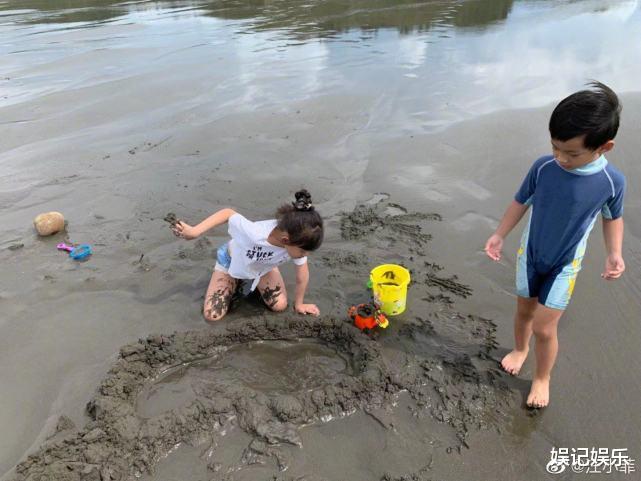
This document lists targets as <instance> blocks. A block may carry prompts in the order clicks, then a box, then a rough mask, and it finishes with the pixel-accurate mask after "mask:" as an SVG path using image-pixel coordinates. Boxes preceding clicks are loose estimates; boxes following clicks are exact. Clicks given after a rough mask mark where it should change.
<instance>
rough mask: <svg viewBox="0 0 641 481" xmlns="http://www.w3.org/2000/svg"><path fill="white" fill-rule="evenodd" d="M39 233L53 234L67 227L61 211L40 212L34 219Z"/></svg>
mask: <svg viewBox="0 0 641 481" xmlns="http://www.w3.org/2000/svg"><path fill="white" fill-rule="evenodd" d="M33 225H34V226H35V227H36V230H37V231H38V234H39V235H42V236H45V235H51V234H55V233H56V232H60V231H61V230H63V229H64V228H65V218H64V217H63V215H62V214H61V213H60V212H47V213H45V214H40V215H39V216H37V217H36V218H35V219H34V220H33Z"/></svg>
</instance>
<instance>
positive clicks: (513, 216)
mask: <svg viewBox="0 0 641 481" xmlns="http://www.w3.org/2000/svg"><path fill="white" fill-rule="evenodd" d="M528 207H529V206H528V205H526V204H521V203H520V202H517V201H515V200H513V201H512V202H511V203H510V205H509V206H508V207H507V210H506V211H505V214H503V218H502V219H501V222H500V224H499V226H498V227H497V228H496V231H495V232H494V234H492V236H491V237H490V238H489V239H488V240H487V242H486V243H485V253H486V254H487V255H488V257H489V258H490V259H492V260H495V261H499V260H501V250H502V249H503V239H505V237H506V236H507V235H508V234H509V233H510V232H511V231H512V229H514V226H515V225H516V224H518V223H519V221H520V220H521V218H522V217H523V214H525V213H526V212H527V210H528Z"/></svg>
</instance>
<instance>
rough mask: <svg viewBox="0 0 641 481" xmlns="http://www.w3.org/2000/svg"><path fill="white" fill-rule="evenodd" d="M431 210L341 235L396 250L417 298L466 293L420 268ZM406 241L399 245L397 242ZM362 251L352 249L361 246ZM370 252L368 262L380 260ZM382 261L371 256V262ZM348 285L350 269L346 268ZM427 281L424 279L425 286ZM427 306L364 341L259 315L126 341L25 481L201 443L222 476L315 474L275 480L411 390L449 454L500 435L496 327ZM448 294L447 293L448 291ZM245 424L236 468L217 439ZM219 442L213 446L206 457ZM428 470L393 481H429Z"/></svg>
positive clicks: (331, 321)
mask: <svg viewBox="0 0 641 481" xmlns="http://www.w3.org/2000/svg"><path fill="white" fill-rule="evenodd" d="M438 218H439V217H438V216H436V215H434V214H421V213H408V212H406V211H405V209H404V208H402V207H401V206H397V205H395V204H391V203H388V202H387V201H385V200H380V201H379V202H376V203H375V204H369V205H360V206H357V207H356V209H355V210H354V211H353V212H350V213H346V214H343V215H342V217H341V219H342V220H341V234H342V236H343V237H344V238H351V239H355V240H358V239H361V240H364V239H368V242H370V246H371V247H372V248H373V250H372V256H374V257H375V256H376V254H375V252H376V246H378V248H380V249H383V248H384V247H385V246H389V245H390V244H389V243H390V242H391V243H392V244H393V245H399V246H401V245H403V246H405V247H404V248H399V249H397V251H398V252H400V253H401V254H400V255H402V256H404V257H405V258H406V259H405V261H404V264H405V265H406V266H407V267H409V268H410V269H412V271H413V276H414V277H415V278H416V279H417V281H416V287H415V289H416V290H419V289H420V290H424V289H428V288H430V287H433V286H436V287H437V288H438V290H439V291H440V292H442V293H449V294H454V295H468V294H469V293H470V292H471V291H470V290H469V288H467V287H466V286H463V285H462V284H459V283H458V282H456V280H455V278H454V277H452V278H449V279H447V278H443V279H442V281H441V282H435V281H433V280H432V281H430V277H429V276H430V275H432V276H434V275H435V274H434V272H435V271H439V270H441V268H440V267H435V266H437V264H433V265H432V264H429V265H426V264H425V261H424V260H422V259H421V261H420V263H419V261H414V260H413V259H414V257H413V256H414V255H415V254H416V252H417V251H423V250H425V249H426V248H427V245H428V240H429V234H427V232H426V230H427V224H426V222H427V223H429V222H432V221H434V220H438ZM397 243H398V244H397ZM350 244H351V243H350ZM370 257H371V256H370ZM346 260H347V262H348V263H349V262H350V260H351V261H352V264H351V266H349V265H347V266H345V267H346V272H350V271H352V270H357V269H359V268H361V267H364V266H362V265H360V260H361V257H360V256H359V254H353V253H350V252H342V251H341V249H333V250H330V251H328V253H326V254H325V255H324V257H321V261H322V262H327V263H332V264H334V263H336V264H334V265H336V266H338V265H342V264H343V263H344V262H345V261H346ZM370 260H371V258H370ZM337 276H340V269H337ZM426 276H427V277H426ZM431 295H433V296H434V299H435V302H434V303H433V304H432V305H430V304H429V303H427V304H426V306H427V307H426V309H425V312H424V313H421V314H420V315H417V313H416V312H414V313H413V314H410V315H407V316H404V317H403V318H402V320H400V318H398V319H394V320H393V321H392V323H391V326H390V328H388V329H386V330H385V331H382V330H378V331H375V332H373V333H371V334H369V335H368V334H365V333H363V332H361V331H359V330H358V329H357V328H356V327H354V326H353V325H352V323H351V321H350V320H349V319H348V318H347V316H346V317H345V318H336V317H326V318H320V319H316V318H305V317H299V316H293V315H291V314H284V315H278V316H277V315H270V314H266V315H259V316H254V317H249V318H246V319H238V320H236V321H235V322H230V323H225V322H222V323H218V324H215V325H214V326H213V327H211V328H207V329H203V330H197V331H189V332H184V333H174V334H170V335H163V334H158V335H152V336H149V337H147V338H144V339H140V340H139V341H138V342H135V343H132V344H129V345H126V346H123V347H122V348H121V349H120V353H119V358H118V360H117V361H116V362H115V364H114V365H113V366H112V368H111V370H110V371H109V374H108V375H107V377H106V378H105V379H104V380H103V381H102V383H101V384H100V386H99V387H98V389H97V393H96V395H95V396H94V398H93V399H92V400H91V401H90V402H89V403H88V404H87V414H88V416H89V418H90V421H89V422H88V423H87V424H86V425H85V426H83V427H81V428H76V427H75V426H74V425H73V423H70V422H68V421H69V420H66V419H61V420H60V422H59V423H58V429H57V432H56V434H55V435H53V436H52V437H50V438H49V439H48V440H47V441H46V442H45V443H44V444H43V445H42V446H41V448H40V449H39V450H38V451H37V452H35V453H34V454H32V455H30V456H29V457H28V458H27V459H26V460H25V461H23V462H22V463H21V464H19V465H18V467H17V470H16V473H17V479H18V480H32V481H35V480H54V479H55V480H65V481H66V480H69V481H71V480H96V481H109V480H127V479H134V478H135V477H139V476H141V475H143V474H146V473H153V471H154V467H155V466H156V464H157V463H158V461H159V460H161V459H162V458H163V457H165V456H167V455H169V454H170V453H171V452H172V451H173V450H174V449H175V448H176V446H180V445H191V446H202V447H204V448H205V449H206V450H208V452H210V455H208V456H207V457H206V458H205V459H203V460H202V462H203V463H204V464H206V466H207V472H208V473H210V478H211V480H232V479H234V474H233V473H234V470H236V471H237V470H238V469H241V468H242V467H243V466H251V465H254V464H257V463H259V464H264V463H267V462H271V463H273V466H274V477H272V478H270V479H282V480H286V479H287V480H289V479H316V478H313V477H312V478H310V477H305V476H303V478H300V477H295V478H294V477H287V476H284V477H283V475H282V474H278V473H279V471H284V470H286V469H287V468H288V467H289V466H290V464H291V462H292V457H291V456H292V454H291V452H290V451H288V450H287V449H285V447H286V446H288V445H289V446H298V447H300V448H302V449H305V445H304V443H303V441H302V439H303V437H302V436H301V429H303V428H304V427H306V426H309V425H320V424H323V423H325V422H327V421H329V420H332V419H338V420H337V421H336V422H341V421H340V419H339V418H342V417H345V416H348V415H351V414H353V413H356V412H365V413H367V414H368V415H370V416H372V417H373V418H374V419H376V420H377V422H379V423H381V425H383V426H385V425H387V424H389V420H388V419H387V414H384V413H385V411H382V410H381V408H385V409H392V407H393V406H394V404H395V402H396V399H397V397H398V396H399V395H400V394H401V393H407V394H409V396H410V398H411V401H412V408H411V409H412V413H413V415H414V416H416V417H419V418H420V417H423V416H431V417H432V418H434V419H436V420H438V421H440V422H441V423H443V424H444V425H447V426H449V429H450V430H451V432H452V434H453V437H452V439H453V440H454V441H453V442H452V443H450V445H449V447H448V448H447V449H448V452H450V451H456V450H458V451H460V450H461V449H465V448H466V447H467V441H466V440H467V438H468V435H469V434H470V433H471V432H473V431H476V430H479V429H484V428H488V427H493V426H497V423H499V420H500V418H501V413H502V412H503V411H505V410H506V408H507V407H508V406H509V405H510V404H513V402H514V396H513V393H512V392H511V391H510V390H509V389H508V387H507V385H506V383H505V382H504V378H503V375H502V374H501V373H500V372H499V371H498V369H497V363H496V360H495V359H494V358H493V356H492V351H493V349H494V348H495V347H496V340H495V330H496V329H495V325H494V324H493V322H492V321H490V320H487V319H483V318H480V317H477V316H473V315H468V314H464V313H460V312H456V311H455V310H454V309H453V304H452V303H451V302H441V298H439V297H436V295H435V294H431ZM441 295H442V296H445V294H441ZM229 426H234V427H235V428H237V429H240V430H241V431H242V432H244V433H246V434H247V435H249V436H250V439H251V441H250V442H249V444H248V445H246V447H245V449H244V450H243V454H242V456H241V459H240V461H239V466H235V467H233V466H232V467H230V466H225V464H224V463H225V460H222V459H218V458H217V456H216V452H217V451H216V449H217V448H216V446H218V445H219V444H220V443H224V442H225V439H224V438H221V437H220V436H219V434H220V433H223V432H225V431H226V430H227V429H228V427H229ZM207 446H210V448H207ZM426 472H427V471H425V470H422V471H417V472H411V473H409V474H407V475H406V476H403V477H400V478H398V477H391V476H390V475H388V474H385V473H384V472H381V473H380V474H379V478H380V479H384V480H392V479H394V480H397V479H398V480H406V479H407V480H423V479H429V478H428V477H426Z"/></svg>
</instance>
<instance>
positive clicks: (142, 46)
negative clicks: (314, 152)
mask: <svg viewBox="0 0 641 481" xmlns="http://www.w3.org/2000/svg"><path fill="white" fill-rule="evenodd" d="M88 27H92V28H88ZM36 34H37V35H36ZM638 38H641V15H639V8H638V1H637V0H618V1H612V0H610V1H606V0H584V1H575V0H564V1H551V0H522V1H519V0H467V1H465V0H458V1H451V0H436V1H434V0H432V1H430V0H422V1H420V0H419V1H416V0H359V1H357V0H326V1H320V0H314V1H310V2H307V3H304V4H301V2H298V1H295V0H280V1H267V0H263V1H258V0H244V1H243V0H219V1H206V0H205V1H198V0H180V1H146V0H142V1H129V2H127V1H125V2H117V1H113V0H111V1H110V0H64V1H61V0H4V1H2V0H0V71H2V73H3V77H4V80H5V83H4V84H2V85H1V87H2V94H3V95H1V96H0V106H2V105H12V104H15V103H18V102H24V101H26V100H29V99H31V98H34V97H35V96H39V95H44V94H48V93H53V92H60V91H64V90H65V89H68V88H70V87H71V86H73V87H74V88H80V87H86V86H90V85H95V84H97V83H98V82H105V81H115V80H119V79H125V78H131V77H132V76H138V75H143V74H153V73H154V72H155V74H156V75H158V76H159V78H161V77H162V76H165V75H166V74H167V73H168V71H170V72H171V73H172V74H174V73H175V72H177V70H176V69H178V71H179V72H180V75H181V76H182V77H183V80H184V81H185V83H192V82H194V81H196V80H197V77H198V76H199V75H208V76H210V77H211V75H212V74H213V73H216V74H217V73H219V72H220V71H221V69H223V70H224V71H225V72H226V81H225V82H223V83H222V84H220V83H219V84H218V88H217V90H211V91H210V93H209V96H210V98H208V100H209V101H212V102H214V103H217V104H218V105H226V106H229V108H230V109H232V110H233V111H238V110H241V111H256V110H260V109H261V108H266V107H269V106H273V105H278V104H282V103H283V102H287V101H292V100H294V101H295V100H301V99H309V98H312V97H320V96H323V95H329V94H331V95H346V96H354V95H357V96H360V95H365V96H368V97H370V98H371V99H377V100H376V101H375V103H373V104H372V105H373V107H372V111H371V112H370V119H369V121H368V124H367V125H368V128H369V129H370V130H372V131H380V134H381V135H397V134H398V133H399V132H403V133H418V132H425V131H431V130H434V129H439V128H442V127H444V126H447V125H450V124H451V123H452V122H455V121H459V120H462V119H465V118H470V117H473V116H477V115H480V114H485V113H489V112H492V111H494V110H497V109H502V108H529V107H538V106H542V105H545V104H547V103H551V102H553V101H554V100H557V99H558V98H559V97H561V96H564V95H567V93H568V92H571V91H573V90H576V89H577V88H579V87H581V86H582V85H584V84H585V82H586V80H587V79H590V78H596V79H599V80H602V81H604V82H606V83H608V84H611V85H612V86H613V87H614V88H615V89H616V90H617V91H619V92H623V91H626V90H637V89H638V85H637V81H636V79H638V78H639V77H640V76H641V49H638V48H637V45H638V43H637V42H634V41H631V39H638ZM69 62H71V64H70V63H69ZM80 62H82V65H83V67H84V68H82V69H80V68H78V66H77V64H79V63H80ZM45 64H46V65H47V68H46V69H45V70H44V71H39V70H36V71H34V70H33V69H34V68H36V67H37V66H38V65H45ZM194 75H195V77H194ZM223 87H224V88H223ZM167 88H169V85H168V86H167ZM223 90H224V92H223ZM426 92H429V95H426ZM217 94H220V97H216V95H217ZM225 113H226V112H219V114H223V115H224V114H225Z"/></svg>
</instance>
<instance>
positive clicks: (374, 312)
mask: <svg viewBox="0 0 641 481" xmlns="http://www.w3.org/2000/svg"><path fill="white" fill-rule="evenodd" d="M347 315H349V317H351V318H352V319H353V320H354V325H355V326H356V327H358V328H359V329H360V330H361V331H362V330H363V329H374V328H375V327H376V326H380V327H382V328H383V329H384V328H386V327H387V326H388V325H389V321H388V320H387V317H385V314H383V313H382V312H381V310H380V309H378V308H377V307H376V306H375V305H373V304H359V305H357V306H352V307H350V308H349V310H348V311H347Z"/></svg>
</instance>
